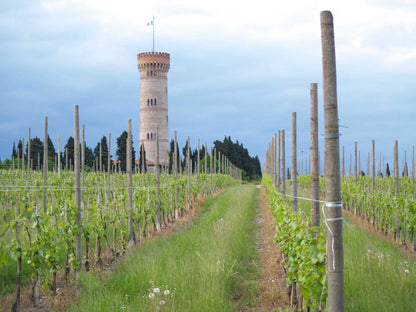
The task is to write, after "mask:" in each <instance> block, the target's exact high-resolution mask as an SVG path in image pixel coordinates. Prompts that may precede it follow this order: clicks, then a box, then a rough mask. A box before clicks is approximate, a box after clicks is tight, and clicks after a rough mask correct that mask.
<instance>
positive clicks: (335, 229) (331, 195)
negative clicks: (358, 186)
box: [321, 11, 344, 312]
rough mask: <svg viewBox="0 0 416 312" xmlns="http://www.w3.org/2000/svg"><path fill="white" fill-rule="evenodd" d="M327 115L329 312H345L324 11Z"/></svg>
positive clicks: (332, 85) (330, 31) (332, 70)
mask: <svg viewBox="0 0 416 312" xmlns="http://www.w3.org/2000/svg"><path fill="white" fill-rule="evenodd" d="M321 38H322V65H323V85H324V116H325V162H324V168H325V179H326V180H325V182H326V183H325V184H326V190H325V197H326V198H325V199H326V220H325V224H326V227H327V240H326V250H327V262H328V264H327V274H328V301H327V302H328V305H327V306H328V311H329V312H342V311H344V252H343V242H342V209H341V181H340V170H339V169H340V168H339V167H340V164H339V129H338V103H337V75H336V61H335V40H334V24H333V18H332V14H331V12H329V11H322V12H321Z"/></svg>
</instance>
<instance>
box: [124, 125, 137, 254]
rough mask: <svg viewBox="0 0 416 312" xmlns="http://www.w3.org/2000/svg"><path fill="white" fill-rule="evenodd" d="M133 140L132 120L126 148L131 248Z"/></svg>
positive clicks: (130, 242)
mask: <svg viewBox="0 0 416 312" xmlns="http://www.w3.org/2000/svg"><path fill="white" fill-rule="evenodd" d="M131 145H132V139H131V119H129V120H128V121H127V146H126V173H127V196H128V205H129V246H133V245H134V242H135V237H134V229H133V189H132V155H131V154H132V146H131Z"/></svg>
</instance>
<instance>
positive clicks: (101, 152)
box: [99, 142, 103, 177]
mask: <svg viewBox="0 0 416 312" xmlns="http://www.w3.org/2000/svg"><path fill="white" fill-rule="evenodd" d="M99 167H100V169H99V170H100V177H101V175H102V173H103V147H102V146H101V142H100V159H99Z"/></svg>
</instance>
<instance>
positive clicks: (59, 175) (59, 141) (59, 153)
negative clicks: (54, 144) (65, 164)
mask: <svg viewBox="0 0 416 312" xmlns="http://www.w3.org/2000/svg"><path fill="white" fill-rule="evenodd" d="M60 178H61V136H60V134H59V133H58V179H60Z"/></svg>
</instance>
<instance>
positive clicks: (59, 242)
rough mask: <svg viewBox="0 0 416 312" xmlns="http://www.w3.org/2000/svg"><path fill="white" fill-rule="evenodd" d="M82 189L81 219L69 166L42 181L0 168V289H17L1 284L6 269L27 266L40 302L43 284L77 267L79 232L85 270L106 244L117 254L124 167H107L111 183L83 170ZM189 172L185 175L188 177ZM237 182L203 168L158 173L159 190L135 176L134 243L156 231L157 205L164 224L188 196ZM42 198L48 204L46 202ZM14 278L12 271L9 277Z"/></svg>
mask: <svg viewBox="0 0 416 312" xmlns="http://www.w3.org/2000/svg"><path fill="white" fill-rule="evenodd" d="M84 179H85V181H84V185H85V187H83V188H82V214H81V215H82V225H81V228H79V226H78V225H77V222H76V221H77V214H78V211H77V207H76V204H75V192H74V173H73V172H71V171H65V172H61V174H60V177H58V175H57V174H49V175H48V180H47V184H46V185H47V187H44V186H43V185H45V184H44V183H43V176H42V174H41V173H37V172H31V175H30V177H29V176H26V175H25V173H24V172H21V170H10V171H6V170H2V171H0V181H1V182H0V185H1V187H0V220H1V221H0V267H1V268H2V270H1V273H0V280H2V281H3V282H1V284H2V287H1V288H2V293H1V294H5V293H6V292H8V291H11V290H13V289H14V286H13V285H6V284H5V283H6V281H9V280H13V279H10V278H9V277H10V276H8V275H16V265H18V266H19V268H18V270H17V271H18V276H17V280H18V282H19V283H20V279H21V278H23V277H21V276H20V274H21V273H20V272H21V271H22V268H21V267H20V266H23V267H24V268H23V271H24V272H26V273H25V275H26V278H27V280H28V281H29V280H32V282H33V286H32V293H31V299H32V301H33V302H34V304H37V301H38V299H39V298H38V297H39V287H40V285H42V286H43V287H45V288H48V289H50V290H51V291H52V293H56V289H57V286H56V280H57V275H58V274H60V275H62V276H63V278H64V280H65V281H66V283H69V282H71V278H72V279H73V277H74V276H75V274H74V273H75V272H79V271H80V269H81V268H80V267H79V262H78V261H77V257H76V253H75V252H76V245H75V244H76V237H77V235H78V234H79V233H80V231H81V233H82V237H83V242H82V244H83V247H82V251H83V261H82V265H83V266H84V271H88V270H90V266H91V265H92V264H95V265H101V264H102V263H103V258H102V257H103V253H104V251H105V250H106V251H110V253H111V254H112V258H113V259H116V258H117V257H118V256H119V255H121V254H123V253H124V252H125V251H126V249H127V246H128V242H129V234H128V233H129V232H128V223H129V222H128V221H129V209H128V193H127V184H126V175H125V174H112V175H111V186H110V184H109V183H108V181H109V180H108V175H107V174H105V173H88V174H85V177H84ZM188 179H190V180H188ZM235 183H237V181H236V180H235V179H233V178H231V177H230V176H227V175H221V174H212V175H209V174H200V175H193V176H190V177H187V176H184V175H178V177H177V178H176V179H175V176H174V175H167V174H164V175H161V176H160V195H159V196H157V191H156V186H155V185H156V179H155V175H153V174H145V175H144V176H143V175H142V174H135V175H133V184H132V185H133V228H134V231H135V238H136V242H139V241H140V240H141V239H142V238H143V237H146V236H148V235H149V234H150V233H151V232H152V231H154V230H155V226H156V225H155V222H156V207H160V210H161V213H162V220H161V221H162V227H163V225H166V224H167V223H168V222H172V221H173V220H174V219H175V218H178V217H181V216H182V215H183V212H184V211H185V210H186V209H189V208H191V207H190V205H192V204H191V203H192V201H190V200H189V199H192V198H196V197H198V196H202V195H208V194H210V193H211V192H215V191H216V190H218V189H222V188H224V187H226V186H229V185H232V184H235ZM45 199H46V205H45V204H44V202H45ZM14 280H16V278H14Z"/></svg>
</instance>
